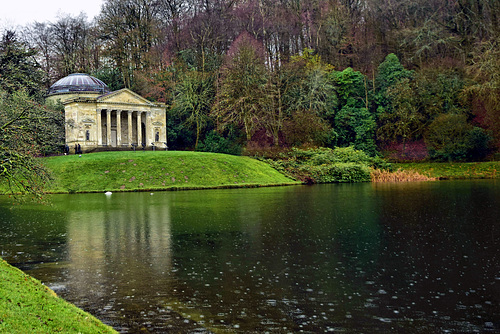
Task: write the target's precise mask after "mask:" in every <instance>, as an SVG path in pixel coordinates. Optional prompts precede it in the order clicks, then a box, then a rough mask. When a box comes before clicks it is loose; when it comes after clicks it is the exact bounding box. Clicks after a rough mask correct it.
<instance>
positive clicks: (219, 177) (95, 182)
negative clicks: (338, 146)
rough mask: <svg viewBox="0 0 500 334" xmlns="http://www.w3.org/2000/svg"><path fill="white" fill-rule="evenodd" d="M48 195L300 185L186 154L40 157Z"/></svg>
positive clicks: (261, 167)
mask: <svg viewBox="0 0 500 334" xmlns="http://www.w3.org/2000/svg"><path fill="white" fill-rule="evenodd" d="M43 162H44V164H45V165H46V166H47V168H49V169H50V170H51V172H52V174H53V176H54V178H55V180H54V181H53V182H52V183H51V184H50V185H49V186H48V187H47V189H46V190H47V191H48V192H50V193H81V192H101V191H154V190H183V189H184V190H187V189H211V188H228V187H257V186H271V185H290V184H300V182H297V181H294V180H292V179H290V178H288V177H286V176H284V175H283V174H281V173H279V172H278V171H276V170H274V169H273V168H271V167H270V166H269V165H268V164H266V163H264V162H262V161H258V160H255V159H252V158H249V157H240V156H232V155H226V154H218V153H205V152H186V151H156V152H153V151H138V152H131V151H127V152H123V151H122V152H101V153H91V154H83V155H81V156H78V155H68V156H57V157H49V158H44V161H43Z"/></svg>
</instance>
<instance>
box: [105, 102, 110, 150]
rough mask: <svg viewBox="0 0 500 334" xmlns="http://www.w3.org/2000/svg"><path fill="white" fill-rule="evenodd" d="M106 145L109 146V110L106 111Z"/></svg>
mask: <svg viewBox="0 0 500 334" xmlns="http://www.w3.org/2000/svg"><path fill="white" fill-rule="evenodd" d="M106 145H108V146H111V110H106Z"/></svg>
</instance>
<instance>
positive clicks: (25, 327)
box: [0, 259, 117, 334]
mask: <svg viewBox="0 0 500 334" xmlns="http://www.w3.org/2000/svg"><path fill="white" fill-rule="evenodd" d="M0 282H1V284H0V333H10V334H15V333H20V334H25V333H117V332H116V331H115V330H113V329H112V328H111V327H109V326H106V325H104V324H103V323H101V322H100V321H99V320H97V319H96V318H94V317H93V316H92V315H90V314H88V313H86V312H84V311H82V310H80V309H79V308H77V307H76V306H74V305H72V304H69V303H68V302H66V301H65V300H63V299H61V298H59V297H57V296H56V294H55V293H54V292H53V291H52V290H50V289H48V288H47V287H46V286H44V285H43V284H42V283H40V281H38V280H36V279H34V278H32V277H30V276H28V275H26V274H24V273H23V272H22V271H21V270H19V269H17V268H14V267H12V266H10V265H9V264H7V262H5V261H4V260H2V259H0Z"/></svg>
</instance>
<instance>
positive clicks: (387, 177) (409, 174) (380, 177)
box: [371, 169, 436, 182]
mask: <svg viewBox="0 0 500 334" xmlns="http://www.w3.org/2000/svg"><path fill="white" fill-rule="evenodd" d="M435 180H436V178H435V177H429V176H427V175H422V174H420V173H418V172H416V171H413V170H401V169H398V170H397V171H395V172H390V171H387V170H381V169H373V170H372V172H371V181H372V182H415V181H435Z"/></svg>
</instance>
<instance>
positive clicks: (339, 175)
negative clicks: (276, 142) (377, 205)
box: [268, 147, 389, 183]
mask: <svg viewBox="0 0 500 334" xmlns="http://www.w3.org/2000/svg"><path fill="white" fill-rule="evenodd" d="M268 162H269V163H270V164H271V165H272V166H273V167H274V168H276V169H277V170H279V171H281V172H283V173H286V174H288V175H291V176H292V177H294V178H296V179H299V180H302V181H303V182H308V183H330V182H367V181H370V171H371V170H370V167H372V166H373V167H376V168H384V167H385V168H388V167H389V166H388V164H387V163H385V162H384V161H382V160H381V159H380V158H372V157H370V156H369V155H368V154H366V153H365V152H363V151H360V150H356V149H355V148H354V147H337V148H335V149H330V148H325V147H320V148H311V149H298V148H293V149H292V150H290V151H289V152H287V153H285V154H283V155H282V156H281V159H279V160H268Z"/></svg>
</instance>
